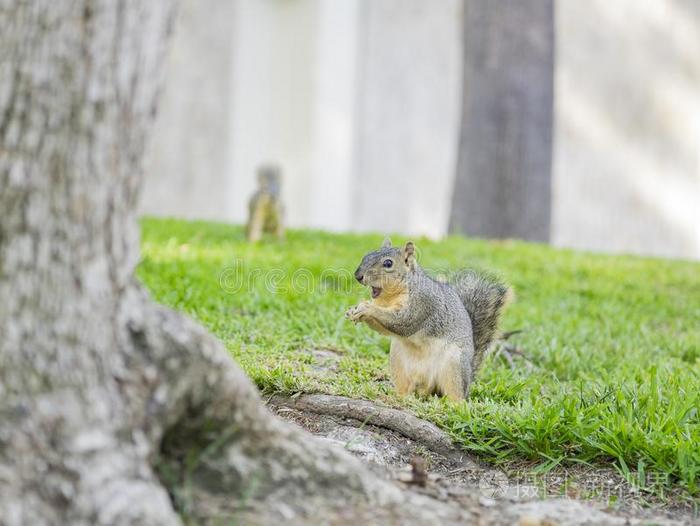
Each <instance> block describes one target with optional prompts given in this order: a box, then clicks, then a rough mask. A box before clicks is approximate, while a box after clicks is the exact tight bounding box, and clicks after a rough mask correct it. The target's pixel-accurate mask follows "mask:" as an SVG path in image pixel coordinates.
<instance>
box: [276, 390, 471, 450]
mask: <svg viewBox="0 0 700 526" xmlns="http://www.w3.org/2000/svg"><path fill="white" fill-rule="evenodd" d="M268 403H269V404H271V405H275V406H283V407H290V408H293V409H298V410H301V411H307V412H310V413H316V414H320V415H330V416H335V417H341V418H352V419H354V420H357V421H359V422H362V423H366V424H371V425H373V426H377V427H383V428H384V429H388V430H390V431H395V432H396V433H399V434H401V435H403V436H405V437H406V438H410V439H411V440H413V441H414V442H417V443H419V444H421V445H423V446H424V447H426V448H427V449H429V450H430V451H433V452H435V453H439V454H440V455H443V456H445V457H448V458H451V459H459V460H460V461H463V460H464V458H465V457H466V454H465V453H463V452H461V451H460V450H459V449H458V448H457V447H455V446H454V444H453V443H452V440H451V439H450V437H449V436H447V434H446V433H444V432H443V431H441V430H440V429H438V428H437V426H435V425H434V424H431V423H430V422H426V421H425V420H421V419H420V418H417V417H415V416H413V415H412V414H410V413H407V412H406V411H401V410H399V409H392V408H391V407H386V406H383V405H379V404H376V403H373V402H370V401H368V400H356V399H353V398H346V397H344V396H335V395H326V394H303V395H300V396H295V397H285V396H281V395H275V396H273V397H272V398H271V399H270V400H269V402H268Z"/></svg>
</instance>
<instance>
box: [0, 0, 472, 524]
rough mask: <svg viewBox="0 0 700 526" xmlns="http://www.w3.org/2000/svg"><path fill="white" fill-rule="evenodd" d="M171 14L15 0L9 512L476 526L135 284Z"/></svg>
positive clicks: (7, 90)
mask: <svg viewBox="0 0 700 526" xmlns="http://www.w3.org/2000/svg"><path fill="white" fill-rule="evenodd" d="M171 19H172V14H171V3H170V2H169V1H167V0H148V1H141V0H126V1H118V2H117V1H112V0H85V1H83V2H81V1H62V0H61V1H59V0H33V1H26V0H25V1H20V0H17V1H14V2H12V1H7V0H4V1H3V2H2V5H1V6H0V28H1V30H0V211H1V214H0V510H2V517H1V518H0V522H2V523H3V524H6V525H10V526H14V525H26V524H31V525H35V526H36V525H43V524H71V525H79V524H99V525H107V524H109V525H113V524H144V525H149V526H150V525H157V524H180V523H181V518H180V514H184V515H186V516H187V517H188V518H190V519H192V520H193V521H195V522H197V523H206V522H210V521H219V523H221V522H227V521H228V520H234V519H235V520H236V521H237V522H240V523H246V524H270V523H273V522H278V523H285V524H298V523H304V522H309V521H310V520H311V519H310V517H313V521H312V522H321V523H330V522H333V523H335V524H349V523H355V522H357V521H360V522H365V523H366V522H369V521H370V520H379V521H380V522H392V521H393V523H407V524H411V523H415V522H416V521H419V520H423V521H424V520H425V517H426V515H425V514H426V513H427V514H432V513H437V512H440V513H443V514H444V513H446V515H443V516H444V517H447V518H448V519H449V517H450V516H452V517H456V518H455V520H454V521H452V522H453V523H457V522H458V521H463V520H464V514H463V513H461V512H459V511H458V510H457V511H455V510H449V509H448V511H447V512H446V511H445V508H446V506H447V505H446V504H441V503H439V502H437V501H431V500H430V499H428V498H427V497H421V496H417V495H413V497H412V498H411V499H407V498H405V497H404V494H403V493H402V492H401V491H400V490H399V489H398V488H397V487H396V486H394V485H392V484H390V483H388V482H385V481H383V480H380V479H378V478H376V476H374V475H373V474H372V473H370V472H369V471H368V470H367V469H365V468H364V467H363V466H362V465H360V464H359V462H358V461H357V460H356V459H354V458H352V457H350V456H349V455H348V454H347V453H345V452H344V451H342V450H340V449H336V448H335V447H333V446H331V445H329V444H328V443H326V442H321V441H320V440H316V439H314V438H313V437H310V436H308V435H307V434H306V433H304V432H302V431H301V430H299V429H298V428H296V427H293V426H291V425H289V424H286V423H284V422H282V421H280V420H279V419H277V418H275V417H273V416H272V415H271V414H270V413H269V412H268V411H267V409H266V408H265V407H264V405H263V404H262V403H261V401H260V399H259V396H258V393H257V390H256V389H255V387H254V386H253V385H252V384H251V383H250V381H249V380H248V379H247V378H246V377H245V375H244V374H243V373H242V371H241V370H240V369H239V368H238V367H237V366H236V365H235V363H234V362H233V361H232V360H231V358H230V357H229V355H228V353H227V352H226V350H225V349H224V348H223V347H222V345H221V344H220V343H219V342H218V341H217V340H215V339H214V338H213V337H211V336H210V335H209V334H208V333H207V332H206V331H205V330H203V329H202V328H201V327H200V326H198V325H197V324H196V323H194V322H193V321H191V320H190V319H188V318H187V317H185V316H183V315H180V314H178V313H176V312H173V311H171V310H169V309H166V308H164V307H161V306H158V305H156V304H154V303H153V302H151V301H150V299H149V298H148V296H147V294H146V293H145V292H144V291H143V290H142V288H141V287H140V285H139V284H138V283H137V282H136V281H135V280H134V276H133V272H134V266H135V264H136V262H137V261H138V258H139V248H138V232H137V223H136V217H135V205H136V201H137V195H138V191H139V188H140V186H141V173H140V169H141V158H142V155H143V149H144V144H145V140H146V138H147V135H148V130H149V127H150V125H151V122H152V120H153V115H154V105H155V101H156V98H157V97H156V96H157V87H158V85H159V82H158V75H159V71H160V69H161V63H162V60H163V50H164V44H165V42H166V40H167V34H168V33H169V28H170V25H171ZM176 510H177V511H176ZM178 512H179V513H178ZM450 514H451V515H450Z"/></svg>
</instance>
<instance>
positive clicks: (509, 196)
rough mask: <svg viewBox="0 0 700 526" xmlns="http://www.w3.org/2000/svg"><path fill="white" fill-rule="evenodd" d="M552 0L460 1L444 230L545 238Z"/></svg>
mask: <svg viewBox="0 0 700 526" xmlns="http://www.w3.org/2000/svg"><path fill="white" fill-rule="evenodd" d="M553 72H554V5H553V0H533V1H530V2H523V1H521V0H500V1H494V0H466V2H465V16H464V95H463V103H462V104H463V107H462V132H461V138H460V153H459V160H458V166H457V175H456V181H455V187H454V193H453V199H452V212H451V216H450V231H452V232H457V233H465V234H471V235H475V236H480V237H495V238H505V237H516V238H523V239H530V240H538V241H548V240H549V237H550V216H551V203H550V201H551V188H550V187H551V162H552V161H551V158H552V111H553Z"/></svg>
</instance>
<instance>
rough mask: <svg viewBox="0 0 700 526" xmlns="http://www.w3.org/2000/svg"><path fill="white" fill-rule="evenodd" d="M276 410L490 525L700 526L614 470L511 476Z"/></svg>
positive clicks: (689, 509)
mask: <svg viewBox="0 0 700 526" xmlns="http://www.w3.org/2000/svg"><path fill="white" fill-rule="evenodd" d="M268 407H269V408H270V409H271V410H272V411H274V412H275V413H277V414H278V415H279V416H280V417H282V418H284V419H285V420H288V421H292V422H295V423H296V424H298V425H299V426H301V427H302V428H304V429H306V430H307V431H309V432H311V433H312V434H314V435H316V436H318V437H321V438H323V439H324V440H327V441H329V442H332V443H334V444H336V445H337V446H338V447H341V448H344V449H346V450H348V451H349V452H351V453H352V454H354V455H355V456H357V457H358V458H360V459H362V460H363V461H365V462H366V463H367V464H368V466H369V467H370V468H371V469H372V470H373V471H375V472H377V473H378V474H380V475H382V476H384V477H387V478H389V479H392V480H394V481H396V483H397V484H399V485H401V486H403V487H410V488H411V490H412V491H416V492H418V493H422V494H425V495H428V496H431V497H433V498H436V499H438V500H443V501H452V502H457V503H459V505H460V506H461V507H462V508H464V509H469V510H471V511H472V512H474V513H476V514H477V515H478V516H480V517H481V518H482V523H483V524H492V523H496V522H497V523H499V524H520V525H522V526H537V525H539V526H545V525H555V524H558V525H581V524H596V525H598V524H601V525H604V524H610V525H617V524H619V525H625V524H659V525H662V524H663V525H671V524H674V525H675V524H700V515H699V514H698V513H699V512H698V508H697V507H696V508H695V509H693V506H692V504H690V503H683V502H672V503H671V504H669V502H668V501H667V502H661V501H660V500H658V499H657V500H654V499H649V498H646V499H645V496H644V495H642V494H640V493H639V492H636V491H635V489H634V488H633V487H632V486H631V485H630V484H628V483H627V482H626V481H625V480H624V479H623V478H622V477H621V476H619V475H618V474H617V473H616V472H615V471H613V470H612V469H608V470H606V469H603V470H600V469H593V468H588V467H582V468H577V469H568V470H564V469H555V470H552V471H550V472H549V473H548V474H547V475H544V476H542V477H535V476H533V475H531V474H529V472H528V474H520V475H518V474H517V473H512V474H511V475H510V476H508V475H506V473H504V472H503V471H501V470H498V469H495V468H493V467H492V466H488V465H485V464H481V463H479V462H477V461H475V460H474V459H473V458H472V457H470V456H468V455H466V454H462V453H459V454H440V453H437V452H435V451H431V450H430V449H428V448H427V447H425V446H424V445H423V444H421V443H419V442H416V441H414V440H411V439H409V438H407V437H405V436H403V435H402V434H399V433H397V432H395V431H390V430H388V429H384V428H382V427H377V426H374V425H370V424H367V423H363V422H360V421H358V420H355V419H352V418H344V417H339V416H329V415H326V414H318V413H316V412H311V411H304V410H299V409H297V408H294V407H290V406H289V404H288V403H285V404H280V403H278V402H276V401H275V400H274V399H273V400H271V401H270V403H269V404H268ZM421 459H422V460H421ZM412 461H413V466H412V465H411V463H412ZM525 467H526V466H523V468H525ZM525 471H526V470H525V469H523V471H522V473H525ZM613 501H614V502H613ZM494 517H497V518H498V520H497V521H496V519H494ZM494 521H496V522H494Z"/></svg>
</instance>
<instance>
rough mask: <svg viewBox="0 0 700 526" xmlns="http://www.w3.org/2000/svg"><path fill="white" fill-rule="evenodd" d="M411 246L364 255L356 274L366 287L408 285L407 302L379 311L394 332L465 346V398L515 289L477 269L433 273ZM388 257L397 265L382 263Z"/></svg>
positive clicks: (463, 349)
mask: <svg viewBox="0 0 700 526" xmlns="http://www.w3.org/2000/svg"><path fill="white" fill-rule="evenodd" d="M412 249H413V246H412V244H411V249H410V250H408V253H409V254H411V255H409V256H406V254H407V249H406V248H404V249H401V248H397V247H390V246H387V244H386V243H385V244H384V245H383V246H382V247H381V248H379V249H378V250H375V251H372V252H369V253H368V254H366V255H365V256H364V258H363V259H362V262H361V263H360V266H359V267H358V268H357V270H356V271H355V277H356V278H357V279H358V280H361V282H362V283H363V284H364V285H367V286H374V287H382V286H383V285H386V284H396V285H400V286H405V287H406V289H407V290H408V304H407V305H406V306H404V307H403V308H397V309H396V310H391V311H390V312H388V313H383V314H381V315H378V319H379V321H380V322H381V324H382V325H383V327H384V328H386V329H387V331H389V332H390V333H393V334H395V335H397V336H401V337H411V336H414V335H418V336H426V337H432V338H436V339H439V340H443V341H445V342H447V343H450V344H455V345H457V346H458V347H459V348H460V349H462V360H461V377H462V386H463V389H464V395H465V397H466V396H467V394H468V391H469V386H470V384H471V382H472V380H473V378H474V375H475V373H476V371H477V369H478V368H479V365H480V364H481V362H482V359H483V356H484V354H485V353H486V351H487V349H488V348H489V346H490V345H491V343H492V341H493V340H494V338H495V336H496V331H497V327H498V321H499V317H500V314H501V311H502V310H503V307H504V306H505V304H506V303H507V297H508V294H509V292H510V289H509V288H508V287H507V286H506V285H504V284H502V283H500V282H498V281H496V280H493V279H491V278H489V277H487V276H485V275H480V274H478V273H476V272H475V271H473V270H465V271H462V272H460V273H459V274H458V275H457V276H456V278H455V279H453V280H452V281H451V283H445V282H441V281H437V280H435V279H433V278H432V277H430V276H429V275H428V274H427V273H426V272H425V271H424V270H423V269H422V268H421V267H420V265H418V263H417V262H416V261H415V259H414V258H413V257H412V252H413V251H412ZM386 259H391V260H392V261H393V262H394V264H393V266H392V268H391V269H387V268H385V267H384V266H383V263H384V261H385V260H386Z"/></svg>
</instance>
